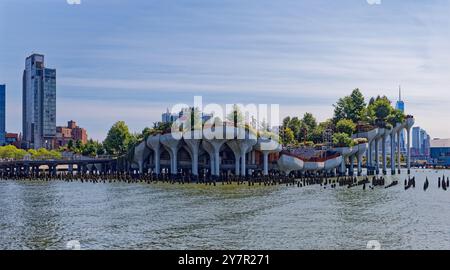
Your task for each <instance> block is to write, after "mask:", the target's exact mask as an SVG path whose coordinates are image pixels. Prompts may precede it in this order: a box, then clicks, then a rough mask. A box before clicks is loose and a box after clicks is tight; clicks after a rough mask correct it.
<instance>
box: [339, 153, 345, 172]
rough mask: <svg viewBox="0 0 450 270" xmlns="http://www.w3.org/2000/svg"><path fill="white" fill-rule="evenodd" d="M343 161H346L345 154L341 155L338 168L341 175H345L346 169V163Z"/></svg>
mask: <svg viewBox="0 0 450 270" xmlns="http://www.w3.org/2000/svg"><path fill="white" fill-rule="evenodd" d="M345 162H346V158H345V156H342V162H341V169H340V171H339V173H340V174H341V175H345V171H346V169H345V168H346V166H345V165H346V164H345Z"/></svg>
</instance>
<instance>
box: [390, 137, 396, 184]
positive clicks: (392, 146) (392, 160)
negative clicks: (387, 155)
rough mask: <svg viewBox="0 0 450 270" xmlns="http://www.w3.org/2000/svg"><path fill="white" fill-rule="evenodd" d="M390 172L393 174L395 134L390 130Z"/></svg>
mask: <svg viewBox="0 0 450 270" xmlns="http://www.w3.org/2000/svg"><path fill="white" fill-rule="evenodd" d="M390 136H391V174H392V175H395V136H396V133H395V132H394V131H392V133H391V135H390Z"/></svg>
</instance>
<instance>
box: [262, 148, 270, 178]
mask: <svg viewBox="0 0 450 270" xmlns="http://www.w3.org/2000/svg"><path fill="white" fill-rule="evenodd" d="M263 158H264V175H269V152H263Z"/></svg>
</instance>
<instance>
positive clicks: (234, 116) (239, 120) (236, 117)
mask: <svg viewBox="0 0 450 270" xmlns="http://www.w3.org/2000/svg"><path fill="white" fill-rule="evenodd" d="M227 120H228V121H230V122H232V123H234V126H235V127H237V126H239V125H243V124H244V121H245V116H244V114H243V113H242V110H241V109H240V108H239V106H238V105H236V104H234V105H233V109H232V111H231V112H230V113H229V114H228V115H227Z"/></svg>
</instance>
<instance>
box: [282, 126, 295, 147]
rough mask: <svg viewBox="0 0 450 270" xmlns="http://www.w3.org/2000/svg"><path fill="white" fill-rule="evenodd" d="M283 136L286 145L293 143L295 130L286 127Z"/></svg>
mask: <svg viewBox="0 0 450 270" xmlns="http://www.w3.org/2000/svg"><path fill="white" fill-rule="evenodd" d="M283 133H284V134H283V137H282V138H281V140H282V142H283V144H284V145H291V144H294V143H295V139H294V132H293V131H292V130H291V129H290V128H288V127H286V128H285V129H284V132H283Z"/></svg>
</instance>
